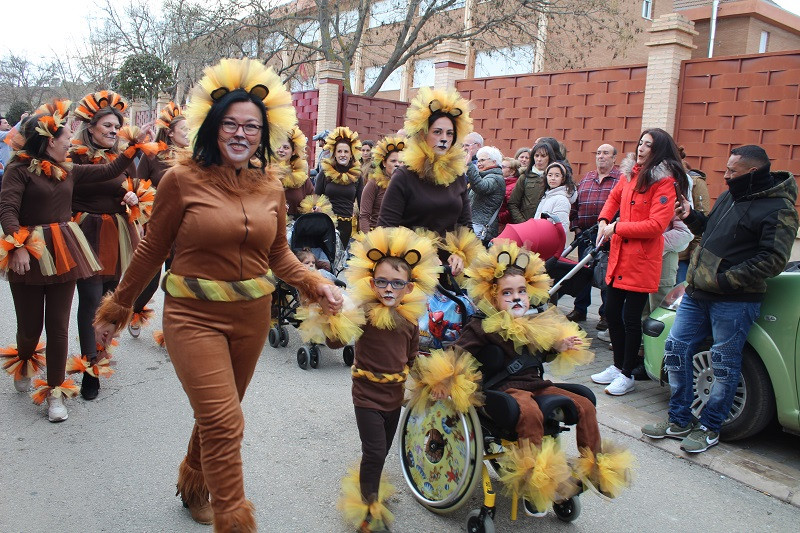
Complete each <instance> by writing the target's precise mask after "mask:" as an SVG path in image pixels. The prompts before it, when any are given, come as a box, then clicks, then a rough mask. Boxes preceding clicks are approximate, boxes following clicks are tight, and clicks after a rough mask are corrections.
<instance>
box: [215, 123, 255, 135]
mask: <svg viewBox="0 0 800 533" xmlns="http://www.w3.org/2000/svg"><path fill="white" fill-rule="evenodd" d="M219 126H220V128H222V131H224V132H225V133H236V132H237V131H239V128H242V130H243V131H244V134H245V135H258V133H259V132H260V131H261V130H262V129H264V127H263V126H259V125H258V124H239V123H238V122H236V121H234V120H223V121H222V122H220V123H219Z"/></svg>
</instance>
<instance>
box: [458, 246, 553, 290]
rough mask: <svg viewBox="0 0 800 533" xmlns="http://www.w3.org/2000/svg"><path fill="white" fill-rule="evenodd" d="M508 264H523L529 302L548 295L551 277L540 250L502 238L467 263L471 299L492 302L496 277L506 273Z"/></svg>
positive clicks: (498, 277) (466, 271)
mask: <svg viewBox="0 0 800 533" xmlns="http://www.w3.org/2000/svg"><path fill="white" fill-rule="evenodd" d="M523 256H524V257H523ZM509 266H518V267H520V266H521V267H522V270H523V271H524V273H523V276H524V277H525V282H526V288H527V291H528V296H529V297H530V299H531V303H533V304H534V305H539V304H540V303H542V302H545V301H547V300H548V299H549V298H550V295H549V293H548V291H549V289H550V286H551V285H552V281H553V280H551V279H550V276H548V275H547V271H546V270H545V268H544V261H542V260H541V258H540V257H539V254H536V253H533V252H529V251H528V250H526V249H525V248H521V247H520V246H518V245H517V243H515V242H513V241H510V240H505V239H504V240H500V241H497V240H495V241H494V245H493V246H492V247H491V248H489V249H488V250H485V251H483V252H482V253H480V254H478V256H477V257H476V258H475V260H474V261H472V262H471V263H470V264H469V265H468V266H467V268H466V270H465V274H466V275H467V277H468V280H467V291H468V292H469V295H470V296H471V297H472V298H473V300H475V301H476V302H478V301H480V300H486V301H488V302H489V303H490V304H492V305H494V296H495V291H496V290H497V281H498V280H499V279H500V278H502V277H503V276H504V275H505V272H506V269H507V268H508V267H509Z"/></svg>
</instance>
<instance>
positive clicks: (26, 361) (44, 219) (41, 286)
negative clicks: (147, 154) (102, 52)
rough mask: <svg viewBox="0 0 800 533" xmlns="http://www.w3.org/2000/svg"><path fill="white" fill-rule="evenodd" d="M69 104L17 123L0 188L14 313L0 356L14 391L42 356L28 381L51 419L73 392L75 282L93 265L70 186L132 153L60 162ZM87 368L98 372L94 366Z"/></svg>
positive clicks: (25, 385) (120, 164)
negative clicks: (10, 340)
mask: <svg viewBox="0 0 800 533" xmlns="http://www.w3.org/2000/svg"><path fill="white" fill-rule="evenodd" d="M69 105H70V102H69V101H68V100H55V101H54V102H53V103H52V104H47V105H44V106H42V107H40V108H39V109H37V110H36V112H35V113H34V114H33V116H31V117H29V118H28V119H27V120H26V121H24V122H23V123H22V125H21V126H20V132H19V133H20V135H21V137H20V138H19V139H18V141H19V142H20V144H19V145H15V146H14V149H15V150H17V152H16V153H15V155H14V157H13V158H12V160H11V162H10V163H9V165H8V167H7V168H6V172H5V175H4V177H3V192H2V195H0V222H2V225H3V233H4V235H3V237H2V239H1V240H0V242H2V243H3V246H2V247H0V274H3V275H4V276H7V277H8V281H9V284H10V286H11V296H12V298H13V299H14V311H15V312H16V316H17V346H16V348H6V349H4V350H2V351H1V352H0V357H2V359H3V368H5V369H6V370H7V371H8V372H9V373H10V374H11V375H12V376H13V377H14V387H15V388H16V389H17V390H18V391H20V392H25V391H27V390H28V389H29V388H30V386H31V378H32V377H33V376H34V374H35V373H36V372H37V371H38V370H40V369H41V368H42V367H43V366H44V363H45V360H46V363H47V379H46V381H45V380H37V381H35V382H34V383H33V385H34V386H35V387H36V388H37V390H36V392H35V393H34V400H35V401H36V402H37V403H42V402H43V401H45V400H47V404H48V413H47V414H48V418H49V420H50V421H51V422H61V421H63V420H66V419H67V416H68V415H67V408H66V407H65V406H64V402H63V399H64V398H65V397H72V396H75V395H76V394H77V392H78V388H77V386H76V385H75V384H74V383H73V382H72V380H71V379H67V380H65V376H64V372H65V370H66V366H67V348H68V331H69V313H70V308H71V306H72V297H73V294H74V292H75V282H76V280H79V279H82V278H88V277H91V276H93V275H94V274H95V273H96V272H97V271H99V270H100V264H99V263H98V260H97V257H96V256H95V254H94V252H93V251H92V248H91V247H90V246H89V243H88V242H87V241H86V238H85V237H84V235H83V232H82V231H81V229H80V227H78V225H77V224H75V223H74V222H72V221H71V215H72V210H71V204H72V192H73V188H74V187H75V185H76V184H93V185H95V186H100V185H101V184H102V183H103V182H105V181H107V180H114V179H115V178H116V176H118V175H119V174H120V172H122V171H123V170H124V169H125V168H126V167H127V166H128V165H130V163H131V161H132V160H133V156H134V155H135V154H136V148H135V147H131V148H129V149H128V150H126V152H125V153H123V154H121V155H120V156H119V157H118V158H116V160H115V161H114V162H113V163H111V164H108V165H74V166H72V165H71V164H70V163H68V162H67V161H66V157H67V149H68V148H69V144H70V140H69V139H70V135H69V134H70V132H69V127H68V126H67V110H68V109H69ZM42 328H44V329H45V330H46V332H47V350H46V351H45V353H46V359H45V356H44V355H42V351H43V349H44V346H43V345H40V344H39V340H40V339H39V338H40V336H41V334H42ZM88 370H89V372H91V373H95V374H97V373H98V368H97V367H96V366H91V367H89V368H88Z"/></svg>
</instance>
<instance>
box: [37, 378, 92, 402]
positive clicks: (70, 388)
mask: <svg viewBox="0 0 800 533" xmlns="http://www.w3.org/2000/svg"><path fill="white" fill-rule="evenodd" d="M33 387H34V389H35V390H34V391H33V393H31V398H33V403H35V404H36V405H42V404H43V403H44V401H45V400H46V399H47V398H49V397H50V396H56V397H58V396H61V397H62V398H74V397H75V396H77V395H78V392H80V387H78V386H77V385H76V384H75V382H74V381H72V380H71V379H65V380H64V382H63V383H62V384H61V385H59V386H57V387H51V386H49V385H48V384H47V381H45V380H43V379H34V380H33Z"/></svg>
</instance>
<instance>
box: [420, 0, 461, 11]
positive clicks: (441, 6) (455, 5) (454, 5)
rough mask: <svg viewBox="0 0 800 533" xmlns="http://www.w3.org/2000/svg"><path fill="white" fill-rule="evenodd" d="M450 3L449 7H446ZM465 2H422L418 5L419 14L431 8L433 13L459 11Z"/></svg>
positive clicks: (455, 0)
mask: <svg viewBox="0 0 800 533" xmlns="http://www.w3.org/2000/svg"><path fill="white" fill-rule="evenodd" d="M448 3H450V5H447V4H448ZM466 3H467V2H466V0H422V2H420V4H419V12H420V14H422V13H425V11H426V10H427V9H428V8H429V7H432V8H433V9H434V11H451V10H453V9H461V8H462V7H464V5H465V4H466Z"/></svg>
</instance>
